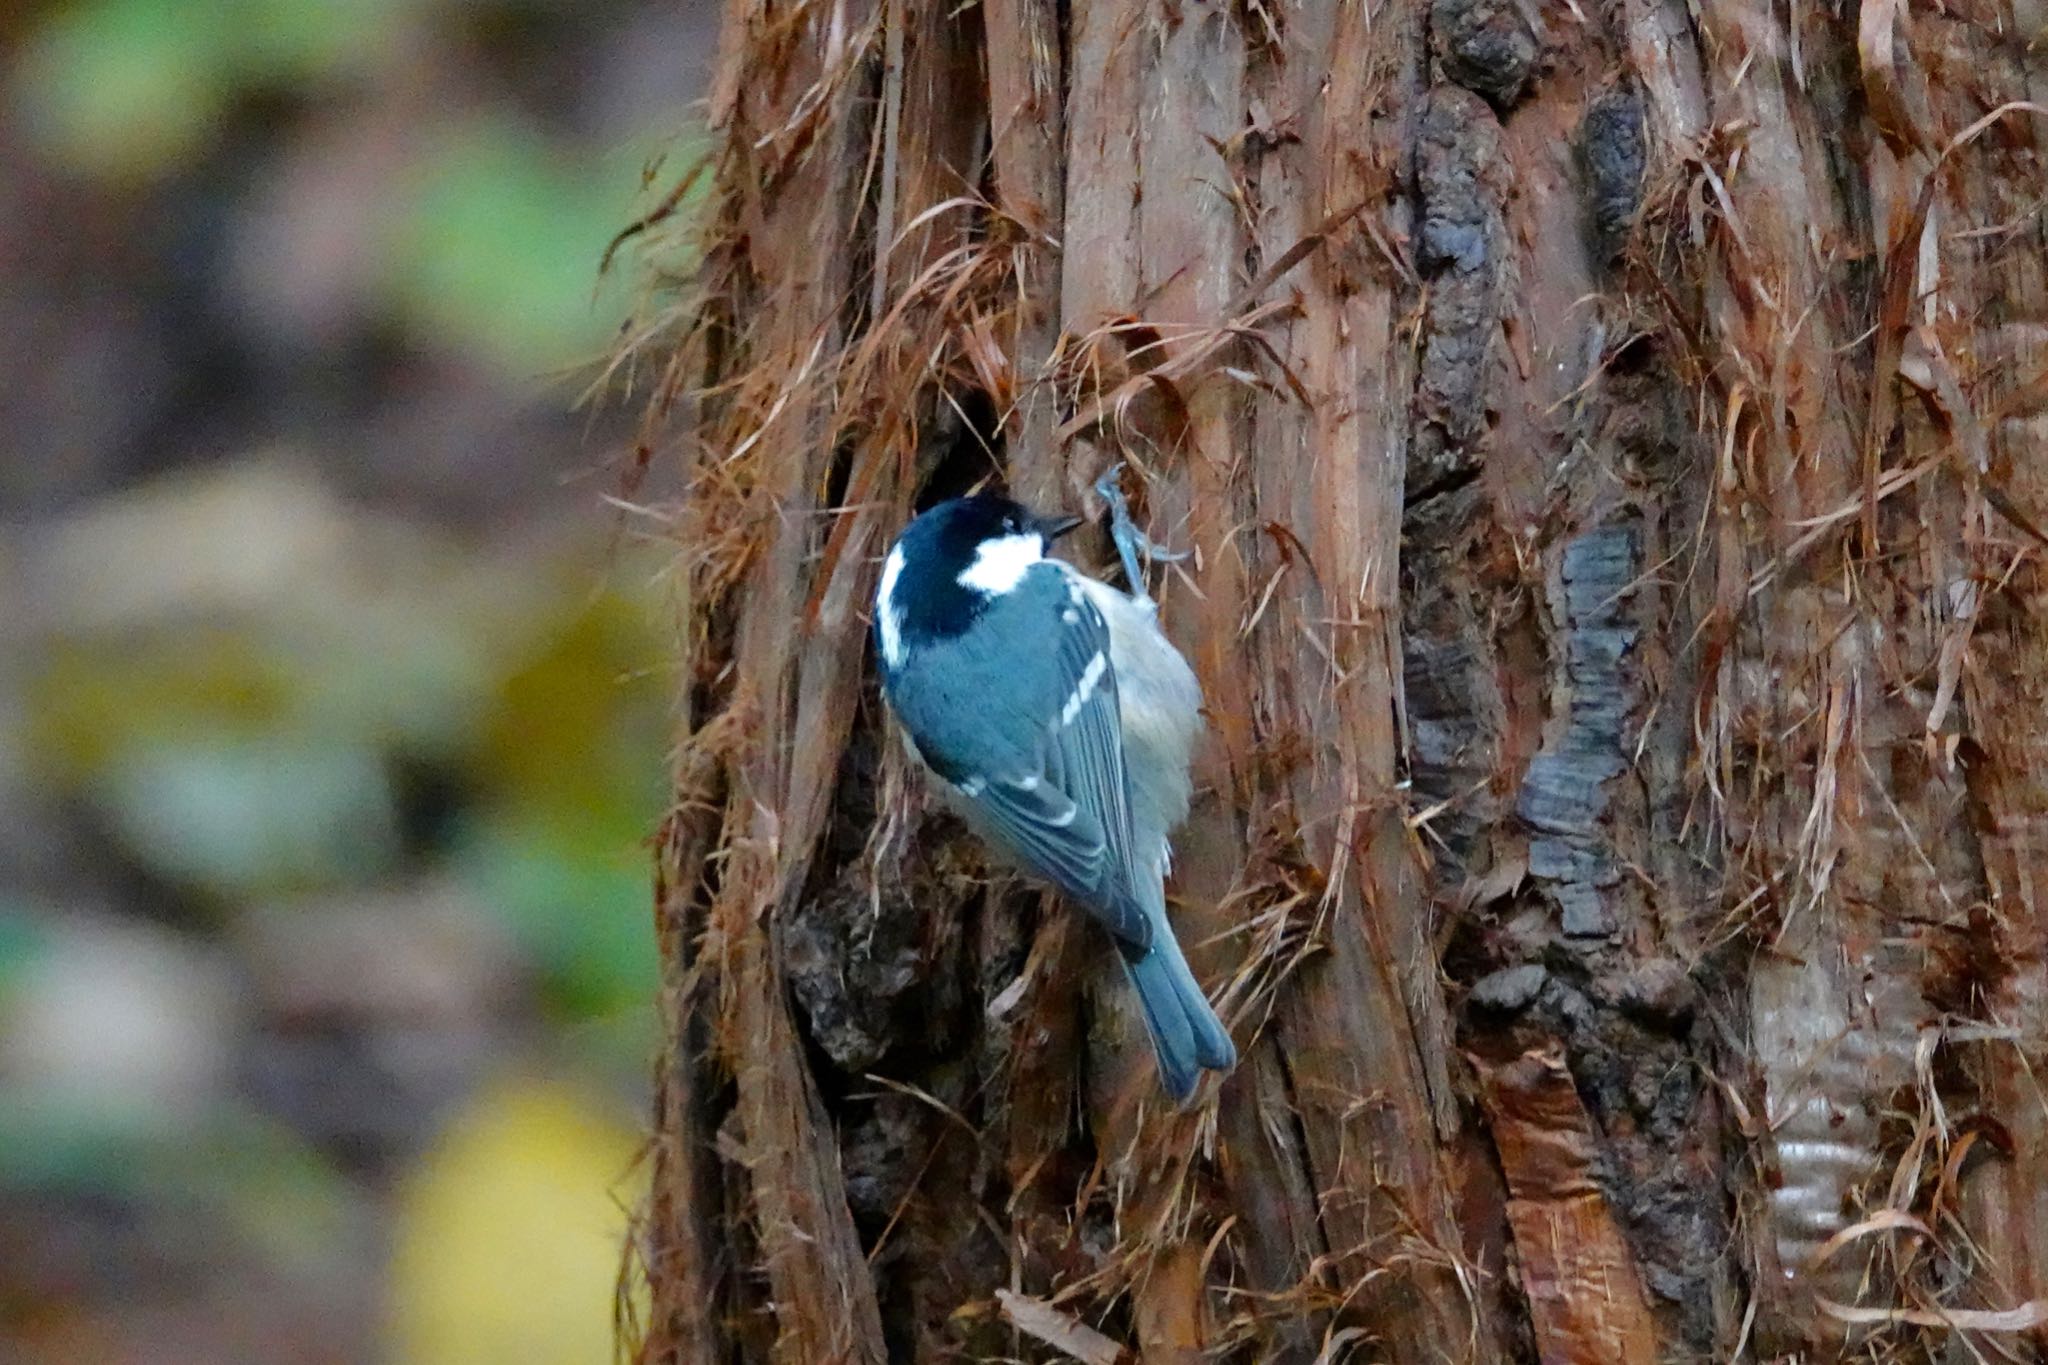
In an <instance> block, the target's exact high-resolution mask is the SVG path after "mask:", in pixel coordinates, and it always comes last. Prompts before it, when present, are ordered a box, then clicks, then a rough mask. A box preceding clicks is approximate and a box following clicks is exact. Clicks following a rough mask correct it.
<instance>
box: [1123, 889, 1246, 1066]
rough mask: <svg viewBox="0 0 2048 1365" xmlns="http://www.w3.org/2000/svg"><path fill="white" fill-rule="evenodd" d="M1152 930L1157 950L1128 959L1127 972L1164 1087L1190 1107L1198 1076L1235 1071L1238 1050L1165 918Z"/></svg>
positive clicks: (1156, 923) (1159, 919)
mask: <svg viewBox="0 0 2048 1365" xmlns="http://www.w3.org/2000/svg"><path fill="white" fill-rule="evenodd" d="M1152 929H1153V932H1152V946H1151V948H1149V949H1148V950H1147V951H1146V953H1145V955H1144V956H1143V957H1140V958H1138V959H1136V960H1135V961H1133V960H1132V959H1131V958H1128V957H1126V958H1125V959H1124V971H1125V972H1126V973H1127V974H1128V975H1129V976H1130V978H1131V986H1132V988H1133V989H1135V990H1136V991H1137V993H1138V1003H1139V1005H1140V1006H1142V1007H1143V1009H1144V1011H1145V1028H1146V1031H1147V1032H1149V1033H1150V1034H1151V1035H1152V1050H1153V1051H1154V1052H1155V1053H1157V1054H1158V1056H1159V1082H1160V1084H1161V1085H1163V1086H1165V1087H1166V1093H1167V1094H1169V1095H1171V1096H1172V1097H1173V1101H1174V1103H1176V1104H1185V1103H1186V1102H1187V1100H1188V1097H1189V1096H1190V1095H1192V1094H1194V1093H1195V1081H1196V1080H1197V1079H1198V1076H1197V1073H1198V1072H1200V1071H1202V1070H1204V1069H1207V1070H1210V1071H1228V1070H1230V1068H1232V1067H1234V1066H1236V1065H1237V1048H1236V1047H1235V1046H1233V1045H1232V1043H1231V1041H1230V1034H1229V1033H1228V1032H1227V1031H1225V1029H1224V1027H1223V1021H1222V1020H1220V1019H1218V1018H1217V1017H1216V1011H1215V1010H1213V1009H1211V1008H1209V998H1208V997H1207V996H1205V995H1203V994H1202V986H1201V983H1200V982H1198V981H1196V980H1195V974H1194V973H1193V972H1191V971H1189V970H1188V960H1187V958H1185V957H1183V956H1182V955H1181V951H1180V944H1179V942H1177V941H1176V940H1175V939H1174V936H1173V928H1172V926H1171V925H1169V924H1167V923H1166V917H1165V915H1164V913H1161V914H1160V915H1159V916H1158V917H1157V918H1155V919H1154V920H1153V925H1152Z"/></svg>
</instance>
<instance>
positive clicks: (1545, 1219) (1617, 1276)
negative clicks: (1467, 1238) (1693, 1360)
mask: <svg viewBox="0 0 2048 1365" xmlns="http://www.w3.org/2000/svg"><path fill="white" fill-rule="evenodd" d="M1479 1080H1480V1088H1481V1095H1482V1098H1483V1101H1484V1103H1485V1105H1486V1114H1487V1121H1488V1123H1489V1124H1490V1125H1491V1126H1492V1128H1493V1139H1494V1142H1495V1143H1496V1144H1497V1146H1498V1147H1499V1150H1500V1161H1501V1167H1502V1169H1503V1170H1504V1171H1505V1172H1506V1174H1507V1182H1508V1192H1509V1196H1510V1197H1509V1199H1508V1221H1509V1222H1510V1223H1511V1224H1512V1225H1513V1227H1514V1230H1515V1245H1516V1247H1518V1248H1519V1249H1520V1251H1521V1255H1522V1285H1523V1289H1524V1291H1525V1292H1526V1293H1527V1294H1528V1296H1529V1316H1530V1319H1531V1323H1532V1325H1533V1327H1534V1329H1535V1333H1536V1353H1537V1355H1538V1356H1539V1357H1540V1358H1541V1359H1542V1360H1543V1361H1544V1362H1545V1365H1552V1362H1569V1361H1592V1360H1604V1361H1611V1362H1612V1363H1613V1365H1649V1362H1652V1361H1655V1360H1656V1359H1657V1332H1656V1329H1655V1326H1654V1324H1653V1323H1652V1320H1651V1318H1650V1310H1649V1306H1648V1304H1647V1302H1646V1301H1645V1299H1644V1297H1643V1285H1642V1280H1641V1279H1640V1278H1639V1277H1638V1275H1637V1274H1636V1266H1635V1259H1634V1257H1633V1256H1631V1255H1630V1254H1629V1249H1628V1244H1627V1242H1626V1241H1625V1240H1623V1238H1622V1235H1621V1229H1620V1228H1619V1227H1618V1226H1616V1224H1615V1221H1614V1216H1613V1214H1612V1213H1611V1212H1610V1211H1609V1209H1608V1207H1607V1200H1606V1199H1605V1197H1603V1195H1602V1194H1601V1190H1600V1182H1599V1175H1598V1167H1599V1164H1600V1155H1599V1148H1600V1139H1599V1135H1598V1134H1597V1133H1596V1132H1595V1131H1594V1128H1593V1122H1592V1119H1591V1118H1590V1117H1589V1116H1588V1115H1587V1113H1586V1110H1585V1106H1584V1105H1582V1104H1580V1103H1579V1095H1578V1092H1577V1091H1576V1090H1575V1089H1573V1088H1572V1076H1571V1072H1570V1071H1568V1070H1566V1069H1565V1064H1564V1049H1563V1048H1561V1047H1553V1048H1549V1049H1546V1050H1544V1051H1542V1052H1531V1053H1527V1054H1525V1055H1524V1056H1522V1057H1520V1058H1519V1059H1517V1060H1516V1061H1513V1062H1510V1063H1508V1064H1507V1065H1505V1066H1498V1067H1485V1066H1482V1067H1481V1068H1480V1072H1479Z"/></svg>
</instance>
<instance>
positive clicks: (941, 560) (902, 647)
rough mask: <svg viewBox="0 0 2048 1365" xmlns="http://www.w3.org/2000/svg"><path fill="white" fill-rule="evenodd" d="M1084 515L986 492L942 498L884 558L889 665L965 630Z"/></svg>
mask: <svg viewBox="0 0 2048 1365" xmlns="http://www.w3.org/2000/svg"><path fill="white" fill-rule="evenodd" d="M1081 520H1082V519H1081V518H1080V517H1068V516H1037V515H1035V514H1034V513H1032V512H1031V510H1030V509H1029V508H1027V507H1024V506H1023V505H1022V504H1020V503H1015V502H1012V501H1010V499H1008V498H1004V497H998V496H996V495H994V494H987V493H983V494H977V495H975V496H973V497H966V498H954V499H952V500H951V501H948V502H943V503H940V504H939V505H938V506H936V507H934V508H932V509H931V510H930V511H928V512H926V513H925V514H924V515H922V516H920V517H918V518H917V519H916V520H915V521H913V522H911V523H910V525H909V527H908V528H907V529H905V531H904V532H903V536H902V539H900V540H898V541H897V542H896V544H895V546H894V548H892V549H891V550H890V551H889V557H888V558H887V559H886V560H885V561H883V564H882V581H881V587H880V589H879V591H877V592H876V594H875V635H876V639H877V641H878V643H879V644H880V646H881V651H882V663H883V665H884V667H887V668H890V669H895V668H900V667H902V665H903V662H904V660H905V659H906V658H907V657H908V655H909V652H910V651H911V650H912V649H915V648H917V647H918V646H919V645H921V644H924V643H926V642H929V641H931V640H940V639H949V638H953V637H957V636H959V635H961V634H964V633H965V632H966V631H967V629H968V628H969V627H970V626H972V625H973V624H974V622H975V621H976V620H978V619H979V618H980V617H981V615H982V613H983V612H984V611H986V610H987V608H988V606H989V604H990V603H991V602H992V601H994V600H995V599H996V598H999V597H1002V596H1004V595H1006V594H1008V593H1011V592H1014V591H1015V590H1016V588H1017V585H1018V584H1019V583H1021V582H1022V581H1023V579H1024V575H1025V574H1026V573H1028V572H1029V571H1030V569H1031V566H1032V565H1034V564H1037V563H1039V562H1041V561H1042V560H1044V558H1045V556H1046V551H1047V550H1048V549H1049V548H1050V547H1051V546H1052V543H1053V542H1054V541H1056V540H1058V539H1059V538H1060V537H1061V536H1063V535H1065V534H1067V532H1069V531H1071V530H1073V529H1074V528H1075V527H1076V526H1079V525H1080V524H1081Z"/></svg>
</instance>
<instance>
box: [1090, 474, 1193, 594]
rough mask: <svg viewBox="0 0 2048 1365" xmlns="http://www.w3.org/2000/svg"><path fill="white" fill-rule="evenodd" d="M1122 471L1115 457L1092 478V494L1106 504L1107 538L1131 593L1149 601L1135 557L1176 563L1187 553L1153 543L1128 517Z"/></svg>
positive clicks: (1129, 507)
mask: <svg viewBox="0 0 2048 1365" xmlns="http://www.w3.org/2000/svg"><path fill="white" fill-rule="evenodd" d="M1123 472H1124V465H1123V461H1121V460H1119V461H1117V462H1116V463H1115V464H1113V465H1111V466H1110V467H1109V468H1108V469H1107V470H1106V471H1104V473H1103V475H1102V477H1101V478H1099V479H1097V480H1096V481H1095V494H1096V496H1097V497H1099V498H1101V499H1102V501H1103V502H1104V503H1106V504H1107V505H1108V507H1109V538H1110V539H1111V540H1113V541H1115V542H1116V552H1117V557H1118V558H1120V559H1121V560H1123V563H1124V578H1125V580H1126V581H1128V582H1129V584H1130V588H1131V595H1132V596H1133V597H1143V598H1146V600H1148V601H1149V600H1150V597H1149V595H1148V594H1147V593H1146V591H1145V573H1144V570H1143V569H1142V568H1141V567H1140V566H1139V556H1140V555H1142V556H1144V562H1145V563H1146V564H1150V563H1151V562H1152V561H1153V560H1155V559H1157V560H1162V561H1164V562H1166V563H1168V564H1177V563H1179V562H1180V561H1181V560H1183V559H1186V558H1187V557H1188V552H1187V551H1186V550H1181V551H1178V552H1175V551H1172V550H1168V549H1166V548H1165V547H1163V546H1160V545H1156V544H1154V543H1153V541H1152V538H1151V537H1150V536H1148V535H1146V534H1145V533H1144V532H1143V531H1141V530H1139V529H1138V527H1137V524H1136V523H1135V522H1133V521H1132V520H1131V504H1130V501H1129V500H1128V499H1127V498H1125V497H1124V486H1123Z"/></svg>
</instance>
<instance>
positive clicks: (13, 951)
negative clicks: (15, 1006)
mask: <svg viewBox="0 0 2048 1365" xmlns="http://www.w3.org/2000/svg"><path fill="white" fill-rule="evenodd" d="M47 946H48V938H47V937H46V935H45V934H44V933H43V931H42V929H41V928H40V927H39V926H38V925H37V924H36V922H35V920H33V919H32V918H30V917H29V916H28V915H27V914H25V913H23V912H22V911H20V910H17V909H15V908H13V907H11V906H9V905H7V904H5V903H4V902H0V1006H4V1005H5V1004H6V1003H7V993H8V991H9V989H11V988H12V987H13V986H14V984H15V983H16V982H18V981H20V980H21V979H22V978H23V977H24V976H25V975H27V974H28V971H29V969H30V968H31V967H33V966H34V964H35V962H36V959H37V958H39V957H41V956H42V955H43V953H44V952H45V951H46V949H47Z"/></svg>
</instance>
